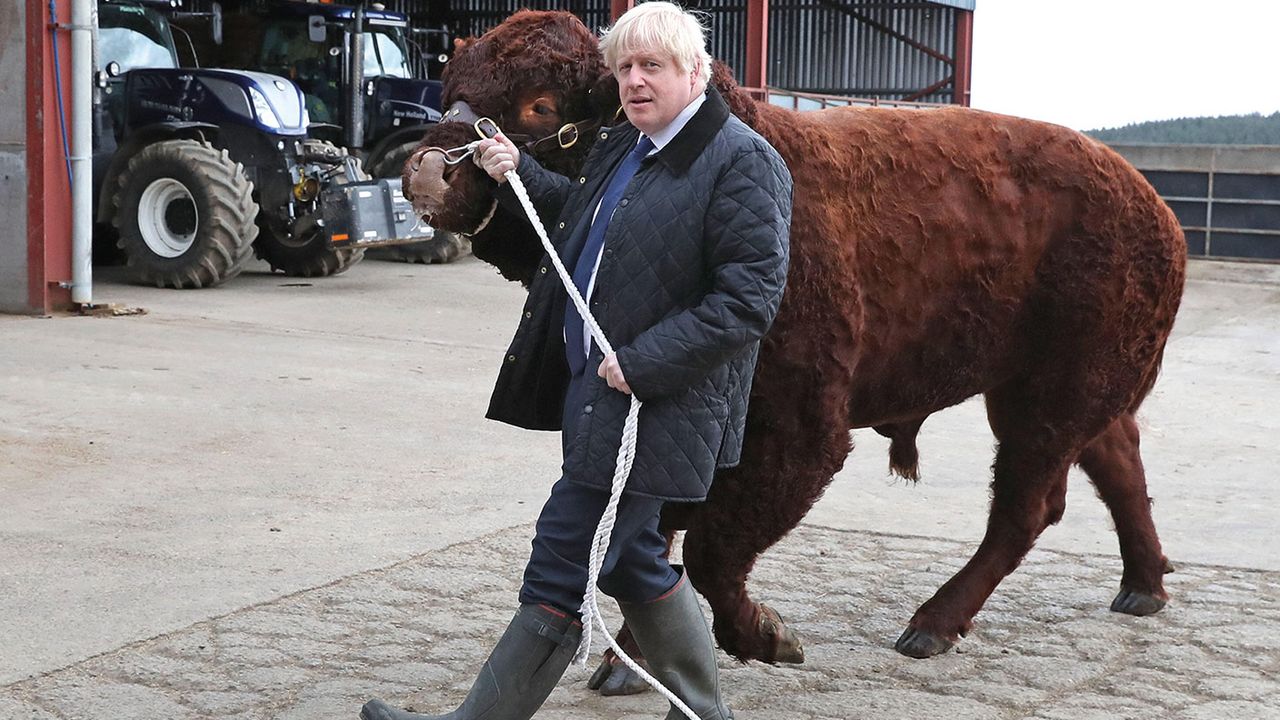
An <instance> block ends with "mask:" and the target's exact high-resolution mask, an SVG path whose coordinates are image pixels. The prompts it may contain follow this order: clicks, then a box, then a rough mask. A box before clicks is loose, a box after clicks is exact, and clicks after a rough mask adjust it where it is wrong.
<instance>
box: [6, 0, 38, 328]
mask: <svg viewBox="0 0 1280 720" xmlns="http://www.w3.org/2000/svg"><path fill="white" fill-rule="evenodd" d="M25 4H26V3H19V2H14V3H10V2H0V312H29V311H30V310H32V308H31V306H30V302H29V294H30V293H29V288H28V282H27V103H26V96H27V87H26V85H27V62H26V46H27V43H26V28H27V17H26V12H25V10H24V8H23V6H24V5H25Z"/></svg>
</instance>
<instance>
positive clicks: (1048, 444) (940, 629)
mask: <svg viewBox="0 0 1280 720" xmlns="http://www.w3.org/2000/svg"><path fill="white" fill-rule="evenodd" d="M1034 385H1035V383H1034V381H1031V382H1027V383H1026V384H1018V385H1010V386H1008V387H1004V388H998V389H997V390H994V391H992V392H990V393H988V395H987V412H988V416H989V419H990V420H991V427H992V430H993V431H994V432H995V435H996V439H997V440H998V441H999V448H998V450H997V451H996V460H995V464H994V466H993V470H994V478H993V481H992V501H991V514H990V517H989V518H988V520H987V531H986V535H985V536H984V537H983V539H982V543H981V545H979V546H978V550H977V552H976V553H974V555H973V557H972V558H971V559H970V560H969V562H968V563H967V564H966V565H965V566H964V567H963V568H961V569H960V571H959V572H958V573H956V574H955V576H953V577H952V578H951V579H950V580H948V581H947V582H946V584H944V585H943V586H942V587H941V588H939V590H938V591H937V592H936V593H935V594H934V596H933V597H932V598H930V599H929V600H928V602H926V603H924V605H921V606H920V609H919V610H917V611H916V613H915V615H914V616H913V617H912V618H911V621H910V622H909V623H908V625H907V629H906V631H905V632H903V634H902V636H901V637H900V638H898V642H897V644H896V648H897V650H898V652H900V653H902V654H904V655H908V656H910V657H917V658H924V657H930V656H933V655H937V654H939V653H942V652H945V651H946V650H948V649H949V648H951V647H952V645H954V644H955V643H956V642H957V641H958V640H959V638H960V637H961V636H963V635H965V634H966V633H967V632H968V631H969V629H970V628H971V627H972V626H973V616H974V615H976V614H977V612H978V610H980V609H981V608H982V605H983V604H984V603H985V602H986V600H987V598H988V597H990V595H991V593H992V592H993V591H994V590H995V588H996V586H997V585H999V584H1000V581H1001V580H1003V579H1004V577H1005V576H1006V575H1008V574H1009V573H1011V572H1013V570H1014V569H1015V568H1016V567H1017V566H1018V564H1019V563H1020V562H1022V558H1023V557H1024V556H1025V555H1026V554H1027V552H1028V551H1030V550H1031V547H1032V545H1033V544H1034V543H1035V540H1036V538H1037V537H1039V535H1040V533H1041V532H1042V531H1043V530H1044V529H1045V528H1046V527H1048V526H1049V525H1052V524H1054V523H1056V522H1058V520H1060V519H1061V518H1062V513H1063V511H1064V510H1065V508H1066V490H1067V470H1068V468H1069V467H1070V465H1071V462H1072V460H1074V459H1075V458H1076V456H1077V455H1078V454H1079V452H1080V449H1081V448H1082V447H1083V446H1084V445H1085V444H1086V443H1087V442H1088V441H1089V440H1090V439H1091V438H1092V437H1094V436H1095V435H1096V434H1097V433H1098V431H1099V429H1100V427H1105V426H1106V424H1107V423H1108V422H1109V420H1108V419H1106V418H1103V419H1102V420H1101V421H1100V422H1096V423H1094V424H1088V423H1083V422H1081V421H1080V420H1081V418H1080V417H1078V416H1077V417H1073V418H1063V417H1061V416H1059V415H1058V411H1059V408H1062V407H1063V406H1064V404H1062V403H1057V404H1055V403H1053V402H1049V401H1048V398H1046V397H1045V396H1043V395H1041V394H1040V393H1039V392H1038V389H1033V388H1034ZM1076 410H1078V408H1076Z"/></svg>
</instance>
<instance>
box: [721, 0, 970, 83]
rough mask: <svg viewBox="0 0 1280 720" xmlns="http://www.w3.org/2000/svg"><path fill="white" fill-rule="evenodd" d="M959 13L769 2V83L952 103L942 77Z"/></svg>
mask: <svg viewBox="0 0 1280 720" xmlns="http://www.w3.org/2000/svg"><path fill="white" fill-rule="evenodd" d="M718 1H721V2H723V1H724V0H718ZM958 12H960V11H958V10H956V9H954V8H950V7H942V6H940V5H934V4H932V3H921V2H907V1H904V0H900V1H899V2H884V1H876V2H873V1H871V0H844V1H843V2H827V1H824V0H789V1H788V0H782V1H779V2H773V3H771V4H770V12H769V57H770V66H769V70H768V78H769V84H770V85H773V86H776V87H780V88H785V89H787V90H798V91H802V92H813V93H824V94H828V95H853V96H857V97H875V98H882V99H888V100H908V99H910V100H919V101H922V102H938V103H947V102H951V101H952V99H953V96H954V86H953V85H952V84H951V83H945V84H942V85H939V83H940V82H941V81H943V80H945V79H947V78H948V77H950V76H951V75H952V73H953V69H952V65H951V63H950V59H951V58H953V57H954V56H955V27H956V14H957V13H958ZM940 56H941V57H940ZM931 87H932V88H934V89H933V91H932V92H929V93H926V94H923V95H919V94H918V93H920V91H922V90H925V89H928V88H931Z"/></svg>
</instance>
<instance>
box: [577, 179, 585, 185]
mask: <svg viewBox="0 0 1280 720" xmlns="http://www.w3.org/2000/svg"><path fill="white" fill-rule="evenodd" d="M586 183H587V179H586V178H585V177H580V178H578V184H579V185H585V184H586Z"/></svg>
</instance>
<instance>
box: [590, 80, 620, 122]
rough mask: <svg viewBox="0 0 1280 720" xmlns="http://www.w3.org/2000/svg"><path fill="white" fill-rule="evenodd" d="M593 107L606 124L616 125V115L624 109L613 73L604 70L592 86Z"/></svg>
mask: <svg viewBox="0 0 1280 720" xmlns="http://www.w3.org/2000/svg"><path fill="white" fill-rule="evenodd" d="M590 95H591V107H592V109H593V111H594V112H595V114H596V115H597V116H598V117H600V118H602V119H603V120H604V124H606V125H612V124H614V122H615V120H614V115H615V114H616V113H617V111H618V109H619V108H621V107H622V101H621V99H619V98H618V79H617V78H615V77H614V76H613V73H611V72H609V71H608V70H604V71H602V72H601V73H600V75H599V76H598V77H597V78H596V81H595V84H593V85H592V86H591V91H590Z"/></svg>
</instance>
